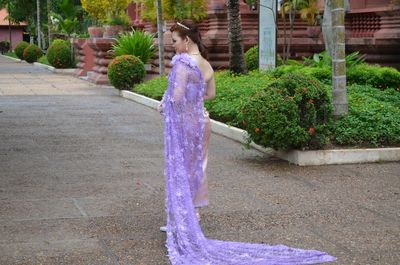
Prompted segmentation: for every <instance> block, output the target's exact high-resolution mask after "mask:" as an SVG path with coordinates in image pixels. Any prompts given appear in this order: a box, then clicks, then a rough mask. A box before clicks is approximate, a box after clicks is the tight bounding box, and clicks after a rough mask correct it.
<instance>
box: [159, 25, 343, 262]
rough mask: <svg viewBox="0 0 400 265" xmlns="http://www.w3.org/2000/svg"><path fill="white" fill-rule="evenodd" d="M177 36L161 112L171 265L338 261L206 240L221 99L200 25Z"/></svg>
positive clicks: (177, 30) (176, 31) (176, 30)
mask: <svg viewBox="0 0 400 265" xmlns="http://www.w3.org/2000/svg"><path fill="white" fill-rule="evenodd" d="M171 31H172V38H173V42H174V48H175V50H176V52H177V54H176V55H175V56H174V57H173V58H172V64H173V67H172V69H171V70H170V73H169V75H168V88H167V90H166V92H165V93H164V96H163V100H162V102H161V104H160V105H159V108H158V109H159V111H160V112H162V114H163V117H164V145H165V171H164V173H165V177H166V182H165V183H166V189H165V190H166V200H165V209H166V213H167V227H166V231H167V240H166V243H167V244H166V246H167V248H168V256H169V260H170V262H171V264H172V265H189V264H190V265H207V264H208V265H261V264H262V265H267V264H275V265H277V264H280V265H283V264H296V265H299V264H316V263H323V262H329V261H334V260H336V258H335V257H333V256H330V255H328V254H327V253H324V252H321V251H318V250H305V249H299V248H291V247H287V246H284V245H274V246H271V245H267V244H256V243H245V242H233V241H221V240H215V239H208V238H205V236H204V234H203V232H202V230H201V227H200V224H199V219H198V218H197V216H196V211H195V206H204V205H206V204H207V203H208V200H207V199H205V198H206V192H205V193H204V194H202V193H201V190H202V188H203V189H204V187H205V182H204V180H205V174H204V169H205V168H204V165H206V160H205V159H204V158H206V156H205V153H206V152H207V148H205V147H206V145H207V144H206V143H207V141H208V140H206V139H205V137H208V136H207V135H208V132H209V130H210V129H209V127H207V126H209V118H208V115H206V114H207V113H206V111H205V109H204V99H211V98H213V97H215V81H214V77H213V71H212V69H210V68H211V67H210V68H209V67H208V66H209V63H208V62H207V61H206V58H207V53H206V50H205V48H204V45H203V44H202V42H201V38H200V33H199V30H198V28H197V26H196V25H195V24H194V23H193V22H192V21H190V20H184V21H183V22H177V23H176V24H174V25H173V26H172V28H171ZM198 53H200V54H198ZM205 190H206V189H205Z"/></svg>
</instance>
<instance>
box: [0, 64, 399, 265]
mask: <svg viewBox="0 0 400 265" xmlns="http://www.w3.org/2000/svg"><path fill="white" fill-rule="evenodd" d="M0 94H1V96H0V264H1V265H15V264H24V265H25V264H26V265H28V264H29V265H36V264H42V265H47V264H74V265H78V264H85V265H86V264H93V265H103V264H104V265H109V264H110V265H119V264H120V265H127V264H132V265H165V264H168V259H167V257H166V249H165V247H164V243H165V233H162V232H159V226H161V225H163V224H164V222H165V213H164V179H163V166H164V160H163V159H164V157H163V155H164V151H163V131H162V128H163V127H162V126H163V124H162V119H161V116H160V115H159V114H158V113H157V112H156V111H155V110H153V109H150V108H148V107H146V106H143V105H140V104H137V103H135V102H132V101H129V100H127V99H124V98H121V97H119V96H118V93H117V92H116V90H114V89H110V88H106V87H98V86H95V85H93V84H90V83H88V82H86V81H83V80H79V79H77V78H74V77H70V76H63V75H56V74H52V73H50V72H48V71H46V70H40V69H39V68H36V67H32V66H29V65H27V64H25V63H17V62H14V61H11V60H8V59H5V58H3V57H0ZM208 175H209V182H210V183H209V185H210V202H211V204H210V205H209V206H208V207H206V208H204V209H203V210H202V212H201V213H202V219H203V220H202V227H203V231H204V233H205V235H206V236H207V237H208V238H215V239H222V240H234V241H246V242H264V243H267V244H286V245H289V246H293V247H300V248H310V249H318V250H323V251H326V252H328V253H329V254H331V255H334V256H336V257H338V261H337V262H335V263H334V264H343V265H345V264H346V265H348V264H363V265H365V264H379V265H385V264H390V265H396V264H399V263H400V241H399V238H400V227H399V218H400V210H399V208H400V199H399V198H400V194H399V193H400V163H382V164H366V165H344V166H320V167H298V166H294V165H290V164H288V163H286V162H284V161H281V160H277V159H274V158H272V157H268V156H266V155H264V154H262V153H259V152H258V151H255V150H244V149H242V147H241V145H240V144H238V143H236V142H234V141H231V140H229V139H227V138H225V137H222V136H219V135H216V134H213V135H212V137H211V143H210V160H209V168H208Z"/></svg>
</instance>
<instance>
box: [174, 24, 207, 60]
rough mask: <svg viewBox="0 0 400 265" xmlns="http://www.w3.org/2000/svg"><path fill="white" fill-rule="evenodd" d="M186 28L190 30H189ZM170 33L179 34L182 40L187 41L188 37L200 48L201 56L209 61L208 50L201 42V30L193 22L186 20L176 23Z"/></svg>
mask: <svg viewBox="0 0 400 265" xmlns="http://www.w3.org/2000/svg"><path fill="white" fill-rule="evenodd" d="M180 24H181V25H180ZM186 27H187V28H189V29H187V28H186ZM170 31H171V32H174V31H176V32H178V35H179V36H180V37H181V38H182V39H185V38H186V36H188V37H189V38H190V39H191V40H192V41H193V42H194V43H196V44H197V46H198V47H199V51H200V53H201V56H203V57H204V58H205V59H208V53H207V48H206V47H205V46H204V44H203V42H202V40H201V35H200V31H199V28H198V26H197V25H196V23H195V22H194V21H193V20H191V19H184V20H182V21H175V24H174V25H172V26H171V28H170Z"/></svg>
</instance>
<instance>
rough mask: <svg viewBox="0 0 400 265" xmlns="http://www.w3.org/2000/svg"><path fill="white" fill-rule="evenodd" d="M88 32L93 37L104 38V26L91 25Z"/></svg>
mask: <svg viewBox="0 0 400 265" xmlns="http://www.w3.org/2000/svg"><path fill="white" fill-rule="evenodd" d="M88 32H89V35H90V37H91V38H102V37H103V28H102V27H89V28H88Z"/></svg>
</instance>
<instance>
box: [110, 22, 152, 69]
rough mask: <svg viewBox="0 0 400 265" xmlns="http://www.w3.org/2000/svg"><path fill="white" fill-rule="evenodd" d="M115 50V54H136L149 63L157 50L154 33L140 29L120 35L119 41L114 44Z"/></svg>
mask: <svg viewBox="0 0 400 265" xmlns="http://www.w3.org/2000/svg"><path fill="white" fill-rule="evenodd" d="M113 50H114V53H115V56H121V55H134V56H136V57H138V58H139V59H140V60H142V62H143V63H148V62H149V61H150V59H151V58H153V57H154V55H155V54H156V52H157V48H156V46H155V45H154V34H152V33H147V32H144V31H140V30H136V31H135V30H133V31H132V32H128V33H125V34H122V35H120V37H119V38H118V39H117V43H116V44H113Z"/></svg>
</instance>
